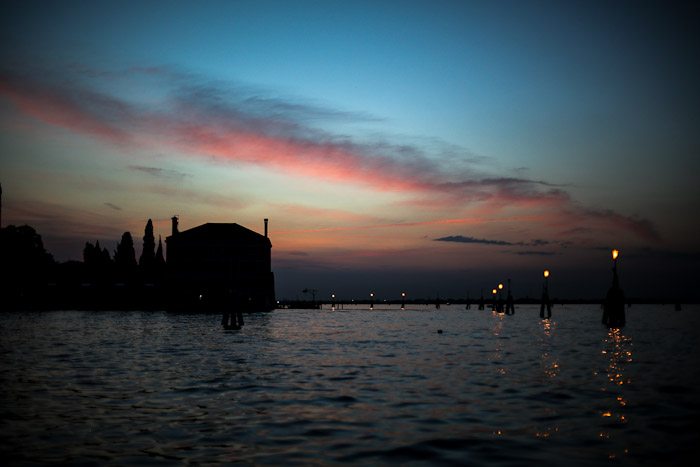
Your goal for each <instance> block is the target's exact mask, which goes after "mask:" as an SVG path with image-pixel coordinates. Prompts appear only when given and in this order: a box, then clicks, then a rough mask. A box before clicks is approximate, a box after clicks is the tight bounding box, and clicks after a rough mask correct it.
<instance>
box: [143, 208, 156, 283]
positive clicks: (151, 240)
mask: <svg viewBox="0 0 700 467" xmlns="http://www.w3.org/2000/svg"><path fill="white" fill-rule="evenodd" d="M155 250H156V242H155V237H154V236H153V221H151V219H148V222H147V223H146V228H145V230H144V235H143V251H142V252H141V257H140V258H139V266H141V268H142V269H144V270H146V271H150V270H151V269H152V268H153V265H154V263H155V259H156V253H155Z"/></svg>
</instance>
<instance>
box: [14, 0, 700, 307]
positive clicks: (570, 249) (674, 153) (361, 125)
mask: <svg viewBox="0 0 700 467" xmlns="http://www.w3.org/2000/svg"><path fill="white" fill-rule="evenodd" d="M1 8H2V15H0V16H1V17H2V19H0V25H1V26H2V32H1V33H0V38H1V39H2V40H1V42H2V44H3V45H2V46H1V47H0V53H1V55H0V57H1V58H2V67H0V72H2V81H0V84H2V88H0V90H2V92H1V93H0V144H1V146H0V149H2V162H1V164H2V165H0V168H1V169H2V175H0V177H1V179H0V182H2V184H3V189H4V195H5V203H4V206H5V212H4V213H3V219H4V220H5V221H6V222H5V223H7V222H15V223H24V222H27V223H30V224H32V225H35V226H37V227H38V228H39V231H40V233H42V234H43V235H44V237H45V239H46V243H47V246H49V248H50V249H51V250H52V251H53V252H54V254H55V255H56V256H57V257H58V258H60V259H68V258H70V257H75V256H76V255H79V252H80V251H81V249H82V244H83V243H84V241H85V240H94V239H95V238H85V236H92V237H99V239H100V241H101V243H104V244H108V245H109V244H110V241H112V242H113V241H116V239H117V238H118V237H119V233H120V231H123V230H132V231H138V230H139V229H142V225H144V224H145V220H146V219H147V218H148V217H153V218H154V221H156V230H158V229H160V230H161V231H162V232H161V233H162V234H167V233H168V232H167V219H168V218H169V216H170V215H172V214H173V213H175V212H177V213H178V214H180V215H181V216H182V217H183V221H184V226H185V227H193V226H195V225H197V223H198V222H206V221H220V222H224V221H236V222H239V223H242V224H244V225H249V226H251V227H253V228H257V227H259V226H258V225H257V224H259V223H260V222H259V219H261V218H262V217H271V218H272V219H273V224H272V225H273V226H275V227H277V228H278V232H277V236H276V237H275V238H274V240H273V243H274V244H275V253H276V255H275V257H276V259H277V261H278V263H277V266H278V269H279V273H278V276H279V277H280V280H278V284H279V286H280V287H282V290H283V291H287V292H288V293H289V294H292V293H293V292H294V290H296V288H298V285H300V284H301V282H302V281H306V282H313V281H317V282H321V277H327V276H328V272H327V270H328V269H329V268H330V270H331V271H332V272H333V273H338V274H340V275H341V276H342V277H344V278H345V279H343V281H344V282H346V283H353V284H357V287H356V288H357V290H361V289H364V288H366V287H367V284H363V283H361V282H362V281H361V280H355V279H353V278H357V277H361V276H362V271H365V272H366V271H367V270H369V269H371V270H372V271H376V270H377V268H378V269H379V271H380V272H381V270H382V268H385V270H386V271H389V270H393V269H392V268H394V267H395V265H400V267H401V268H405V269H408V270H410V271H417V272H416V274H417V276H416V277H418V275H419V274H420V273H421V272H422V271H425V270H426V269H428V270H433V271H438V270H439V272H440V274H442V275H443V276H444V277H445V279H443V280H441V281H440V283H436V284H434V285H431V286H430V289H431V290H432V289H436V288H440V287H441V284H446V285H444V288H445V289H447V290H445V291H444V292H443V294H448V293H456V292H457V291H458V290H461V289H462V288H463V282H464V277H465V276H466V275H467V273H466V272H465V271H466V269H469V268H468V267H467V266H465V264H466V263H469V262H470V260H472V259H473V258H482V259H483V258H490V259H489V261H488V263H489V264H490V265H491V266H490V268H491V269H494V270H493V271H492V272H489V274H491V273H492V274H493V275H494V277H497V276H498V274H501V272H499V271H503V270H504V269H510V270H512V271H511V272H509V274H512V275H514V276H516V275H519V276H518V277H522V278H523V279H522V280H523V281H525V280H527V279H525V278H526V277H530V276H528V274H533V273H532V271H539V270H540V269H541V266H542V263H543V261H542V259H543V257H546V258H547V260H548V261H549V262H550V263H554V264H555V265H558V266H560V267H561V268H571V269H572V270H575V269H576V268H575V265H577V264H581V267H582V268H586V267H592V268H593V267H594V266H593V263H590V264H589V263H587V261H589V262H590V261H593V259H591V255H590V251H602V249H604V248H607V247H609V246H611V245H612V244H618V246H620V245H619V244H621V246H622V247H623V251H632V252H634V254H637V255H641V256H644V255H643V254H642V252H644V251H653V252H654V253H653V254H648V255H647V256H648V258H647V259H648V261H647V263H644V262H643V261H641V260H640V261H641V262H640V266H639V271H645V272H644V273H643V274H641V273H640V276H643V277H648V275H649V271H653V270H656V269H658V267H659V264H662V263H663V262H662V263H659V261H661V260H660V259H659V258H669V257H672V258H676V259H673V260H670V259H669V260H668V261H672V262H673V264H674V267H676V266H675V265H676V263H677V262H678V261H679V260H678V258H679V257H683V258H686V259H684V260H682V261H681V263H682V264H681V266H678V267H679V268H681V270H684V271H685V270H686V268H690V266H689V264H697V255H698V250H697V245H696V238H697V235H698V234H699V233H700V232H698V225H697V222H696V221H695V220H694V219H692V217H693V216H689V214H688V213H692V212H698V210H699V208H700V206H699V204H700V202H699V201H698V200H700V196H699V195H700V189H698V184H697V173H698V169H700V167H699V165H700V162H698V161H699V160H700V158H699V157H698V156H699V154H698V150H699V148H700V145H699V144H698V136H697V133H698V132H697V131H696V129H697V126H698V109H699V108H700V105H699V104H700V98H699V95H698V94H699V92H698V89H697V85H696V82H697V81H698V75H699V73H698V71H699V67H698V56H700V54H698V48H697V45H696V44H697V43H698V41H697V39H698V38H697V35H698V33H697V28H696V26H695V25H696V24H697V20H698V8H697V7H693V6H684V5H681V4H678V5H670V6H669V5H667V4H665V3H663V2H615V3H614V4H612V5H611V4H609V3H608V2H326V1H324V2H264V1H262V2H261V1H255V2H203V3H199V2H141V3H133V4H131V3H129V2H127V3H124V2H52V3H46V2H5V3H4V4H3V6H2V7H1ZM195 127H196V128H195ZM115 207H116V208H118V209H115ZM57 219H58V220H57ZM394 225H401V226H402V227H401V228H400V229H397V228H394V227H391V226H394ZM273 232H274V230H273ZM341 232H342V233H341ZM459 237H462V238H477V239H487V240H500V241H506V242H508V243H510V244H511V246H512V248H510V249H509V248H508V247H506V246H504V245H500V246H498V245H495V244H492V243H481V244H479V243H473V242H472V243H469V242H455V241H451V242H449V241H444V242H435V239H438V238H459ZM533 239H540V240H542V239H544V240H546V241H547V242H549V243H547V244H537V247H533V246H532V245H534V244H533V243H532V241H533ZM528 245H529V246H528ZM544 245H547V246H546V247H544ZM533 248H535V250H536V251H530V250H532V249H533ZM591 249H598V250H591ZM626 249H629V250H626ZM516 250H517V251H516ZM494 253H496V256H495V257H496V258H498V259H496V260H493V258H494ZM530 253H532V254H530ZM652 256H653V258H651V257H652ZM349 257H352V258H353V259H352V260H349V259H348V258H349ZM604 257H605V255H601V256H600V258H598V259H597V260H596V261H602V262H604V261H605V259H604ZM362 258H365V259H364V260H363V259H362ZM687 258H691V259H687ZM526 260H527V261H526ZM582 261H583V263H581V262H582ZM664 261H666V260H664ZM688 261H690V263H688ZM693 261H694V262H695V263H692V262H693ZM471 262H473V261H471ZM584 263H585V264H584ZM440 264H442V265H443V266H440ZM663 264H671V263H663ZM603 269H604V268H603ZM690 269H692V268H690ZM690 269H688V270H690ZM290 271H293V272H290ZM319 271H320V272H319ZM324 271H325V272H324ZM470 271H471V272H470V273H469V274H471V275H470V277H472V278H473V279H470V280H473V281H478V280H479V279H478V277H479V271H476V270H473V269H470ZM353 274H355V275H353ZM378 274H379V273H378ZM484 274H486V273H484ZM503 274H505V272H503ZM379 275H380V276H381V274H379ZM681 275H682V274H681ZM443 276H441V277H443ZM298 277H303V278H304V279H303V280H302V279H298V280H299V284H297V283H295V282H294V281H295V280H297V278H298ZM449 277H451V278H452V279H447V278H449ZM572 277H575V274H574V275H572ZM348 278H350V279H348ZM339 280H340V279H339ZM532 280H533V281H534V279H532ZM645 280H647V279H645ZM640 281H641V282H639V284H642V283H643V281H642V280H640ZM414 282H416V283H420V279H415V280H414ZM387 283H388V282H387ZM458 283H459V285H456V284H458ZM286 284H289V285H286ZM328 287H333V285H332V284H329V285H328ZM396 287H398V285H397V286H396ZM416 287H418V286H416ZM570 288H571V293H574V292H575V290H576V289H575V287H573V286H571V287H570ZM639 288H640V289H642V288H644V287H643V286H641V285H640V286H639ZM390 289H391V287H390V286H388V285H387V293H395V291H392V292H388V290H390ZM352 290H354V289H352V287H349V288H348V293H354V292H352ZM391 290H393V289H391ZM591 290H595V286H592V287H591ZM450 291H453V292H450ZM426 293H427V291H426ZM283 295H284V292H283Z"/></svg>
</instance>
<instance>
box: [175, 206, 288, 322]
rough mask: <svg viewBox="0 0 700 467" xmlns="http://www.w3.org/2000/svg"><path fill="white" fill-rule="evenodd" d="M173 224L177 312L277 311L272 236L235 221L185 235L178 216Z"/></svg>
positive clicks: (189, 231)
mask: <svg viewBox="0 0 700 467" xmlns="http://www.w3.org/2000/svg"><path fill="white" fill-rule="evenodd" d="M172 221H173V224H172V235H170V236H169V237H167V238H166V239H165V243H166V253H167V254H166V256H167V258H166V260H167V270H168V284H169V295H170V297H169V301H170V303H171V305H172V307H171V308H183V309H200V310H207V309H211V310H217V311H220V309H221V308H224V309H226V308H231V307H233V308H235V309H242V310H244V311H253V310H255V311H269V310H272V309H274V308H275V304H276V302H275V285H274V275H273V273H272V270H271V261H270V259H271V250H272V244H271V243H270V239H269V238H268V237H267V236H266V235H260V234H259V233H257V232H254V231H252V230H250V229H247V228H245V227H243V226H241V225H238V224H235V223H231V224H224V223H216V224H215V223H208V224H203V225H200V226H198V227H194V228H192V229H189V230H185V231H183V232H180V231H179V229H178V218H177V217H173V219H172ZM265 233H267V219H265Z"/></svg>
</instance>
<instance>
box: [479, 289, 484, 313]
mask: <svg viewBox="0 0 700 467" xmlns="http://www.w3.org/2000/svg"><path fill="white" fill-rule="evenodd" d="M479 309H480V310H483V309H484V289H481V298H480V299H479Z"/></svg>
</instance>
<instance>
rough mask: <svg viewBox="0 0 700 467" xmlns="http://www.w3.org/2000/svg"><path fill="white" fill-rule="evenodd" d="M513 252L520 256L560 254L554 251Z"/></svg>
mask: <svg viewBox="0 0 700 467" xmlns="http://www.w3.org/2000/svg"><path fill="white" fill-rule="evenodd" d="M513 253H514V254H516V255H519V256H554V255H557V254H558V253H555V252H553V251H514V252H513Z"/></svg>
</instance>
